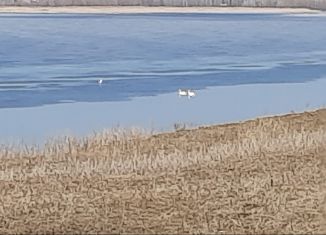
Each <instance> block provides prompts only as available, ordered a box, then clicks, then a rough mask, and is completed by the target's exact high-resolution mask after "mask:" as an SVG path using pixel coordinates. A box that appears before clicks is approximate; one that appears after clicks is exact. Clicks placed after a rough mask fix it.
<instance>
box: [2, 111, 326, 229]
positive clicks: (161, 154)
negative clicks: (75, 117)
mask: <svg viewBox="0 0 326 235" xmlns="http://www.w3.org/2000/svg"><path fill="white" fill-rule="evenodd" d="M325 143H326V110H325V109H321V110H317V111H314V112H305V113H301V114H291V115H285V116H280V117H270V118H260V119H256V120H251V121H246V122H243V123H236V124H226V125H219V126H209V127H201V128H197V129H192V130H179V131H176V132H172V133H164V134H156V135H153V134H150V133H146V132H145V131H142V130H138V129H132V130H121V129H115V130H111V131H108V132H103V133H100V134H94V135H93V136H90V137H87V138H84V139H76V138H72V137H67V138H65V139H63V140H54V141H52V142H49V143H48V144H46V145H45V146H44V148H38V147H27V146H25V147H24V148H20V149H19V151H17V149H16V148H15V147H8V146H1V148H0V188H1V190H0V233H31V232H32V233H56V234H57V233H105V234H107V233H147V234H152V233H169V234H170V233H171V234H175V233H214V234H216V233H259V234H263V233H265V234H275V233H283V234H284V233H288V234H290V233H293V234H294V233H295V234H298V233H300V234H307V233H313V234H316V233H323V231H325V230H323V229H325V227H324V222H323V221H324V220H325V209H323V208H324V207H325V202H323V201H324V198H325V195H326V194H325V189H326V188H325V186H326V185H325V183H324V179H325V175H324V172H325V169H326V167H325V165H326V164H325V162H326V160H325V158H326V156H325V155H324V153H323V151H324V148H325V147H326V145H325ZM323 216H324V217H323Z"/></svg>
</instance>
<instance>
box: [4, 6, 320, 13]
mask: <svg viewBox="0 0 326 235" xmlns="http://www.w3.org/2000/svg"><path fill="white" fill-rule="evenodd" d="M320 12H321V11H319V10H312V9H307V8H264V7H259V8H258V7H141V6H136V7H134V6H119V7H115V6H63V7H61V6H60V7H40V6H34V7H26V6H21V7H19V6H18V7H17V6H2V7H0V13H82V14H132V13H220V14H226V13H230V14H232V13H236V14H248V13H252V14H271V13H280V14H281V13H282V14H306V13H320Z"/></svg>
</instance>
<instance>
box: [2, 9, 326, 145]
mask: <svg viewBox="0 0 326 235" xmlns="http://www.w3.org/2000/svg"><path fill="white" fill-rule="evenodd" d="M325 38H326V16H325V15H324V14H311V15H295V14H292V15H287V14H121V15H105V14H89V15H85V14H0V143H1V142H11V141H17V140H21V139H23V140H24V141H25V142H28V143H38V142H40V141H43V140H44V139H46V138H48V137H51V136H56V135H62V134H73V135H87V134H91V133H92V132H93V131H100V130H103V129H105V128H110V127H113V126H116V125H120V126H123V127H130V126H138V127H145V128H153V129H155V130H159V131H163V130H169V129H171V128H172V127H173V124H174V123H177V122H183V123H188V124H191V125H204V124H214V123H223V122H230V121H240V120H244V119H248V118H253V117H255V116H261V115H272V114H279V113H285V112H290V111H302V110H305V109H313V108H319V107H323V106H325V104H326V94H325V93H326V92H325V87H326V44H325ZM98 79H103V84H102V85H98V84H97V82H96V81H97V80H98ZM179 88H189V89H194V90H196V91H197V96H196V97H194V98H192V99H187V98H185V97H182V98H179V97H178V95H177V90H178V89H179Z"/></svg>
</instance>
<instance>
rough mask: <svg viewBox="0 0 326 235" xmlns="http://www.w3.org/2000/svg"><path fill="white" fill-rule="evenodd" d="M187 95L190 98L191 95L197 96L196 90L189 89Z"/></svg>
mask: <svg viewBox="0 0 326 235" xmlns="http://www.w3.org/2000/svg"><path fill="white" fill-rule="evenodd" d="M187 96H188V99H190V97H195V96H196V92H195V91H192V90H187Z"/></svg>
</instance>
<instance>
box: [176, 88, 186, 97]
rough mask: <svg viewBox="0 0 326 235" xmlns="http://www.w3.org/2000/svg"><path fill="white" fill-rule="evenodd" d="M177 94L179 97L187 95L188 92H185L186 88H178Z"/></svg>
mask: <svg viewBox="0 0 326 235" xmlns="http://www.w3.org/2000/svg"><path fill="white" fill-rule="evenodd" d="M178 94H179V97H180V96H187V94H188V93H187V91H186V90H181V89H179V91H178Z"/></svg>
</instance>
